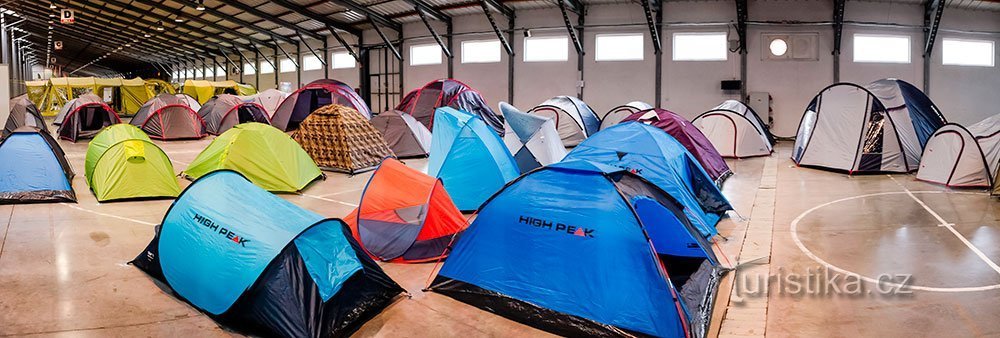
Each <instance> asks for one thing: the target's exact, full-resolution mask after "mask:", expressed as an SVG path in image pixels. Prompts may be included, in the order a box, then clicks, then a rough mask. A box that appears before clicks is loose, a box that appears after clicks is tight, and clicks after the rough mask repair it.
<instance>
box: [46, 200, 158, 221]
mask: <svg viewBox="0 0 1000 338" xmlns="http://www.w3.org/2000/svg"><path fill="white" fill-rule="evenodd" d="M59 204H62V205H65V206H67V207H70V208H73V209H76V210H80V211H83V212H89V213H92V214H95V215H100V216H104V217H111V218H117V219H120V220H123V221H130V222H136V223H139V224H145V225H153V226H155V225H156V223H150V222H146V221H140V220H137V219H132V218H128V217H122V216H118V215H112V214H107V213H103V212H100V211H94V210H90V209H85V208H81V207H78V206H76V205H73V204H69V203H59Z"/></svg>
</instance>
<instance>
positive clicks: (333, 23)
mask: <svg viewBox="0 0 1000 338" xmlns="http://www.w3.org/2000/svg"><path fill="white" fill-rule="evenodd" d="M237 1H238V0H237ZM271 3H273V4H276V5H278V6H281V7H284V8H285V9H287V10H289V11H292V12H293V13H296V14H299V15H302V16H304V17H307V18H309V19H312V20H315V21H318V22H321V23H323V25H324V26H327V27H333V28H335V29H339V30H342V31H345V32H348V33H351V35H354V36H361V30H360V29H358V28H356V27H354V26H352V25H351V24H348V23H344V22H341V21H337V20H333V19H330V18H328V17H326V16H325V15H321V14H318V13H316V12H313V11H310V10H307V9H305V8H304V7H303V6H302V5H299V4H296V3H293V2H291V1H288V0H271Z"/></svg>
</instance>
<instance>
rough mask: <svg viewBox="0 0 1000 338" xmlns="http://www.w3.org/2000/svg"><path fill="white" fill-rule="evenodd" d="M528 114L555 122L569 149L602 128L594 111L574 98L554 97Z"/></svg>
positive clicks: (563, 141)
mask: <svg viewBox="0 0 1000 338" xmlns="http://www.w3.org/2000/svg"><path fill="white" fill-rule="evenodd" d="M528 113H530V114H535V115H539V116H542V117H546V118H550V119H552V121H555V123H556V129H557V130H558V131H559V137H560V138H562V143H563V145H565V146H567V147H572V146H575V145H577V144H580V142H582V141H583V140H584V139H586V138H587V137H589V136H590V135H593V134H594V133H596V132H597V131H598V130H600V128H601V121H600V120H599V119H598V118H597V114H596V113H594V110H593V109H590V106H588V105H587V104H586V103H584V102H583V101H581V100H580V99H578V98H576V97H573V96H556V97H553V98H551V99H548V100H546V101H545V102H542V104H540V105H537V106H535V107H534V108H531V110H529V111H528Z"/></svg>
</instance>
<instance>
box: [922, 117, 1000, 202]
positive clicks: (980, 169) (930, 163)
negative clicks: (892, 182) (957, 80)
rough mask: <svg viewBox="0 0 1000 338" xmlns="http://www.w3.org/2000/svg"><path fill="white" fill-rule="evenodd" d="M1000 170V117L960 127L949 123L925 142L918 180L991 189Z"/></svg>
mask: <svg viewBox="0 0 1000 338" xmlns="http://www.w3.org/2000/svg"><path fill="white" fill-rule="evenodd" d="M998 167H1000V115H994V116H992V117H989V118H987V119H985V120H982V121H980V122H978V123H976V124H973V125H971V126H969V127H968V128H966V127H963V126H961V125H959V124H955V123H948V124H945V125H944V126H943V127H941V128H938V130H937V131H935V132H934V135H931V137H930V139H928V140H927V146H926V147H924V153H923V155H921V160H920V169H918V170H917V179H918V180H921V181H927V182H931V183H937V184H944V185H946V186H949V187H991V186H993V182H994V181H995V180H996V176H995V175H996V172H997V169H998Z"/></svg>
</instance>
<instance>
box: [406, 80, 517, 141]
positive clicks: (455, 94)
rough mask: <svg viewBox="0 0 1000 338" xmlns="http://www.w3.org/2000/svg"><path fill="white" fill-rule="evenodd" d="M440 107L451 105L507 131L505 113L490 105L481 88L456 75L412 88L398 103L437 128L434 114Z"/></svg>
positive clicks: (431, 127) (496, 131)
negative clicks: (470, 84) (496, 110)
mask: <svg viewBox="0 0 1000 338" xmlns="http://www.w3.org/2000/svg"><path fill="white" fill-rule="evenodd" d="M440 107H451V108H454V109H457V110H461V111H464V112H467V113H469V114H472V115H475V116H477V117H479V118H480V119H482V120H483V122H485V123H486V125H487V126H489V127H490V128H491V129H493V132H494V133H496V134H497V135H500V134H501V133H503V129H502V128H503V117H501V116H500V115H498V114H496V113H494V112H493V110H492V109H490V106H489V104H487V103H486V99H483V96H482V95H481V94H479V92H478V91H476V90H475V89H472V87H469V86H467V85H466V84H464V83H461V82H459V81H458V80H454V79H440V80H434V81H431V82H428V83H427V84H425V85H424V86H423V87H420V88H418V89H415V90H413V91H411V92H409V93H408V94H406V96H404V97H403V100H402V101H400V102H399V104H398V105H396V110H398V111H401V112H404V113H407V114H410V115H413V117H414V118H416V119H417V121H419V122H420V123H422V124H423V125H424V126H426V127H427V129H429V130H431V131H434V114H435V113H436V109H437V108H440Z"/></svg>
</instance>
